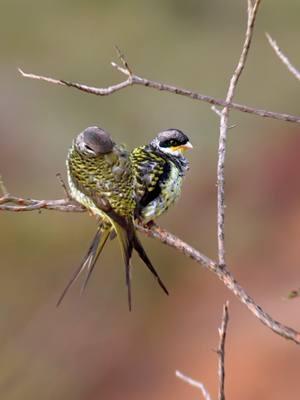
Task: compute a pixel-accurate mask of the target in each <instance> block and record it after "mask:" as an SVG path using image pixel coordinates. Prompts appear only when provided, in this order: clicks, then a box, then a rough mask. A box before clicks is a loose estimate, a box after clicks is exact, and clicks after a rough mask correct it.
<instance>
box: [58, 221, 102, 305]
mask: <svg viewBox="0 0 300 400" xmlns="http://www.w3.org/2000/svg"><path fill="white" fill-rule="evenodd" d="M100 238H101V228H100V227H99V228H98V229H97V232H96V235H95V236H94V238H93V240H92V243H91V245H90V247H89V249H88V252H87V253H86V255H85V256H84V258H83V260H82V262H81V264H80V265H79V267H78V268H77V269H76V270H75V271H74V274H73V275H72V277H71V279H70V280H69V282H68V284H67V285H66V287H65V288H64V290H63V292H62V294H61V295H60V297H59V299H58V301H57V303H56V307H58V306H59V305H60V304H61V302H62V301H63V299H64V297H65V295H66V294H67V292H68V290H69V289H70V288H71V286H72V285H73V284H74V283H75V282H76V281H77V279H78V277H79V276H80V274H81V273H82V272H83V271H84V269H85V268H86V267H87V266H88V267H89V265H90V264H91V263H92V261H93V259H94V257H95V254H96V251H97V247H98V244H99V241H100Z"/></svg>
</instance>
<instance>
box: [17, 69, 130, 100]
mask: <svg viewBox="0 0 300 400" xmlns="http://www.w3.org/2000/svg"><path fill="white" fill-rule="evenodd" d="M119 68H120V67H119ZM19 72H20V73H21V75H22V76H24V77H25V78H30V79H38V80H40V81H45V82H49V83H54V84H55V85H62V86H69V87H73V88H76V89H79V90H81V91H83V92H86V93H91V94H96V95H98V96H107V95H109V94H112V93H114V92H117V91H118V90H121V89H124V88H125V87H127V86H130V85H132V83H133V82H132V80H131V78H130V77H129V78H128V79H127V80H126V81H123V82H120V83H117V84H116V85H112V86H109V87H107V88H95V87H92V86H87V85H81V84H80V83H73V82H69V81H65V80H63V79H54V78H49V77H47V76H41V75H35V74H28V73H26V72H24V71H22V70H21V69H20V68H19Z"/></svg>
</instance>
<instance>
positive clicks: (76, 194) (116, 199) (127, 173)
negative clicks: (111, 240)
mask: <svg viewBox="0 0 300 400" xmlns="http://www.w3.org/2000/svg"><path fill="white" fill-rule="evenodd" d="M67 169H68V181H69V186H70V191H71V195H72V197H73V198H74V199H75V200H76V201H78V202H79V203H81V204H83V205H84V206H85V207H86V208H88V209H89V210H90V211H91V212H92V213H93V214H94V215H96V216H99V217H100V219H101V222H100V224H99V228H98V231H97V233H96V235H95V237H94V239H93V241H92V244H91V246H90V248H89V251H88V253H87V255H86V256H85V257H84V259H83V261H82V263H81V265H80V267H79V269H78V270H77V271H75V274H74V276H73V277H72V279H71V280H70V282H69V284H68V285H67V287H66V288H65V290H64V292H63V293H62V296H61V298H60V299H59V303H60V302H61V300H62V299H63V297H64V295H65V294H66V292H67V290H68V289H69V287H70V286H71V285H72V283H73V282H74V281H75V280H76V279H77V277H78V276H79V275H80V273H81V272H82V271H83V270H85V269H86V270H87V275H86V279H85V281H84V285H83V288H84V287H85V286H86V284H87V282H88V279H89V277H90V275H91V273H92V271H93V269H94V266H95V263H96V261H97V259H98V257H99V255H100V253H101V251H102V249H103V247H104V245H105V243H106V241H107V239H108V237H109V236H110V235H111V234H113V233H114V234H116V236H117V238H118V240H119V243H120V245H121V250H122V254H123V258H124V263H125V271H126V284H127V287H128V302H129V308H130V309H131V289H130V270H129V269H130V260H131V256H132V251H133V249H135V250H136V251H137V253H138V254H139V256H140V257H141V258H142V260H143V261H144V263H145V264H146V266H147V267H148V268H149V269H150V271H151V272H152V273H153V274H154V275H155V277H156V278H157V280H158V283H159V284H160V286H161V287H162V288H163V290H164V291H165V292H166V293H167V290H166V288H165V286H164V285H163V283H162V281H161V280H160V278H159V276H158V274H157V272H156V271H155V269H154V267H153V265H152V263H151V261H150V260H149V258H148V256H147V255H146V253H145V251H144V249H143V247H142V245H141V243H140V241H139V239H138V237H137V235H136V232H135V227H134V223H133V218H134V210H135V207H136V203H135V193H134V176H133V173H132V167H131V162H130V159H129V153H128V152H127V151H126V150H125V149H124V148H123V147H122V146H117V145H116V144H115V143H114V142H113V141H112V139H111V137H110V135H109V134H108V133H107V132H105V131H103V130H102V129H100V128H98V127H89V128H87V129H85V130H84V131H83V132H82V133H80V134H79V135H78V136H77V138H76V139H75V140H74V142H73V146H72V147H71V149H70V151H69V153H68V158H67Z"/></svg>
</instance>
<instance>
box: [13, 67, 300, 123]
mask: <svg viewBox="0 0 300 400" xmlns="http://www.w3.org/2000/svg"><path fill="white" fill-rule="evenodd" d="M111 64H112V66H113V67H114V68H116V69H117V70H118V71H119V72H121V73H122V74H124V75H126V76H127V77H128V78H127V79H126V80H125V81H123V82H120V83H118V84H116V85H112V86H108V87H105V88H96V87H92V86H87V85H83V84H80V83H75V82H69V81H66V80H63V79H54V78H49V77H46V76H42V75H35V74H29V73H26V72H23V71H22V70H21V69H19V72H20V73H21V75H22V76H24V77H25V78H30V79H38V80H42V81H45V82H49V83H53V84H56V85H62V86H68V87H73V88H75V89H78V90H80V91H83V92H86V93H90V94H94V95H96V96H107V95H110V94H112V93H114V92H117V91H119V90H122V89H124V88H126V87H127V86H133V85H140V86H145V87H149V88H152V89H155V90H159V91H165V92H169V93H172V94H177V95H180V96H184V97H188V98H190V99H192V100H198V101H203V102H206V103H209V104H211V105H215V106H221V107H228V108H232V109H234V110H237V111H240V112H244V113H248V114H253V115H258V116H260V117H264V118H272V119H277V120H281V121H286V122H293V123H297V124H300V116H296V115H291V114H283V113H277V112H273V111H268V110H263V109H259V108H254V107H249V106H245V105H242V104H238V103H230V102H227V101H226V100H222V99H217V98H215V97H212V96H206V95H203V94H200V93H197V92H193V91H191V90H188V89H182V88H179V87H177V86H172V85H168V84H165V83H161V82H157V81H152V80H150V79H146V78H141V77H140V76H138V75H135V74H132V73H131V72H130V71H128V70H126V69H125V68H122V67H120V66H119V65H117V64H116V63H111Z"/></svg>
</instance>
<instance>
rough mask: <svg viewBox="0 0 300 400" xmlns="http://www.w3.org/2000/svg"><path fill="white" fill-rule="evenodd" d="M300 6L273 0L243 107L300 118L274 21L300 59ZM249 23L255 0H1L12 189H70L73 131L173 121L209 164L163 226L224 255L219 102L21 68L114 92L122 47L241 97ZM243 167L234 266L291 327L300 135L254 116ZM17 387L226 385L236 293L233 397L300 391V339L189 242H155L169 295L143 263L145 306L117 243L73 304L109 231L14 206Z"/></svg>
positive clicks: (150, 244) (6, 264) (5, 260)
mask: <svg viewBox="0 0 300 400" xmlns="http://www.w3.org/2000/svg"><path fill="white" fill-rule="evenodd" d="M299 12H300V4H299V1H298V0H288V1H285V2H282V1H280V0H273V1H272V2H270V1H269V2H268V1H266V2H263V4H262V7H261V10H260V13H259V15H258V19H257V25H256V30H255V36H254V42H253V46H252V49H251V51H250V56H249V60H248V63H247V66H246V69H245V71H244V74H243V76H242V79H241V81H240V84H239V87H238V91H237V95H236V98H235V99H236V101H239V102H241V103H244V104H248V105H252V106H257V107H261V108H267V109H270V110H274V111H281V112H289V113H294V114H298V115H299V111H300V110H299V83H298V82H297V81H296V80H295V78H294V77H293V76H292V75H290V74H289V72H288V71H287V70H286V69H285V68H284V67H283V65H282V64H281V63H280V62H279V61H278V59H277V58H276V56H275V55H274V53H273V51H272V49H271V48H270V47H269V45H268V43H267V41H266V38H265V35H264V33H265V32H266V31H268V32H269V33H271V34H272V35H273V36H274V37H275V38H276V39H277V40H278V42H279V43H280V46H281V47H282V48H283V49H284V50H285V52H286V53H287V54H288V55H289V56H290V57H291V59H292V60H293V62H294V63H295V65H300V55H299ZM245 24H246V1H237V0H227V1H222V0H202V1H196V0H186V1H184V2H182V1H180V0H177V1H176V0H163V1H158V0H153V1H151V2H150V1H144V0H143V1H141V0H135V1H134V0H131V1H129V0H127V1H117V0H114V1H104V0H102V1H100V0H98V1H95V0H88V1H83V0H73V1H70V0H52V1H51V2H50V1H37V0H26V1H21V0H1V1H0V53H1V63H0V87H1V96H0V172H1V175H2V176H3V178H4V180H5V183H6V185H7V187H8V189H9V191H10V192H11V193H14V194H16V195H20V196H25V197H34V198H59V197H62V196H63V192H62V188H61V187H60V185H59V183H58V180H57V178H56V176H55V175H56V173H57V172H61V173H62V174H63V175H64V176H65V158H66V153H67V149H68V148H69V146H70V143H71V141H72V139H73V137H74V136H75V135H76V134H77V133H78V132H80V131H81V130H82V129H84V128H85V127H86V126H89V125H94V124H97V125H100V126H102V127H104V128H106V129H107V130H108V131H110V132H111V133H112V134H113V136H114V138H115V139H116V141H118V142H124V143H126V144H127V145H128V146H129V147H130V148H131V147H133V146H136V145H141V144H144V143H146V142H148V141H150V140H151V139H152V138H153V136H154V135H155V134H156V133H157V132H158V131H160V130H162V129H164V128H168V127H177V128H180V129H182V130H183V131H185V132H187V133H188V134H189V135H190V138H191V141H192V143H193V145H194V150H193V151H192V152H190V153H189V155H188V156H189V159H190V163H191V169H190V172H189V173H188V176H187V179H186V181H185V184H184V191H183V194H182V197H181V199H180V201H179V203H178V204H177V205H176V207H174V208H173V209H172V210H170V212H169V213H168V214H167V215H166V216H164V217H162V218H161V220H160V224H162V225H163V226H164V227H166V228H168V229H169V230H171V231H172V232H174V233H175V234H177V235H179V236H180V237H181V238H183V239H184V240H186V241H188V242H189V243H191V244H192V245H194V246H195V247H196V248H198V249H200V250H201V251H202V252H204V253H205V254H207V255H209V256H211V257H213V258H214V257H216V160H217V142H218V118H217V116H216V115H215V114H214V113H213V112H212V111H211V110H210V107H209V106H208V105H207V104H204V103H200V102H196V101H191V100H189V99H186V98H182V97H179V96H175V95H171V94H168V93H160V92H157V91H153V90H151V89H146V88H143V87H133V88H127V89H125V90H124V91H121V92H119V93H115V94H113V95H112V96H108V97H102V98H100V97H95V96H92V95H88V94H84V93H80V92H78V91H76V90H74V89H68V88H63V87H59V86H55V85H50V84H47V83H43V82H38V81H32V80H28V79H24V78H22V77H20V75H19V74H18V72H17V67H22V68H23V69H24V70H25V71H28V72H33V73H40V74H45V75H50V76H53V77H59V78H62V79H67V80H73V81H77V82H82V83H86V84H90V85H94V86H107V85H109V84H112V83H116V82H118V81H119V80H121V79H123V76H120V74H119V73H118V72H117V71H115V70H114V69H113V68H111V66H110V61H111V60H113V59H114V60H116V55H115V52H114V45H115V44H117V45H119V46H120V47H121V49H122V50H123V51H124V52H125V53H126V55H127V58H128V60H129V63H130V65H131V66H132V68H133V69H134V71H136V72H137V73H139V74H140V75H142V76H145V77H148V78H152V79H156V80H160V81H164V82H168V83H173V84H175V85H177V86H181V87H186V88H191V89H193V90H195V91H199V92H201V93H204V94H210V95H213V96H217V97H224V95H225V93H226V88H227V86H228V80H229V77H230V76H231V73H232V71H233V68H234V66H235V64H236V62H237V58H238V57H239V54H240V50H241V43H242V41H243V34H244V30H245ZM231 123H235V124H237V127H236V128H235V129H232V130H231V131H230V133H229V143H228V155H227V163H226V204H227V209H226V245H227V257H228V262H229V265H230V267H231V270H232V272H233V273H234V274H235V276H236V278H237V279H238V280H239V281H240V283H241V284H242V285H243V286H244V288H245V289H246V290H247V291H248V292H249V293H250V294H251V295H252V296H253V297H254V298H255V299H256V301H257V302H258V303H259V304H260V305H262V306H263V307H264V308H265V310H267V311H268V312H269V313H270V314H271V315H272V316H274V317H275V318H276V319H278V320H280V321H282V322H284V323H286V324H289V325H291V326H293V327H295V328H297V327H298V328H299V327H300V313H299V309H300V300H297V299H295V300H293V301H288V300H286V296H287V294H288V292H289V291H290V290H291V289H295V288H298V287H299V286H300V261H299V254H300V180H299V160H300V159H299V154H300V130H299V127H298V126H296V125H293V124H289V123H284V122H279V121H273V120H263V119H262V118H258V117H255V116H250V115H245V114H241V113H237V112H234V111H233V112H232V113H231ZM0 224H1V233H0V235H1V236H0V237H1V240H0V251H1V257H0V265H1V280H0V310H1V312H0V327H1V328H0V354H1V355H0V395H1V398H3V399H4V398H5V399H6V400H17V399H22V400H26V399H30V400H32V399H39V398H43V399H44V400H48V399H49V400H50V399H51V400H53V399H64V400H68V399H72V400H77V399H78V400H81V399H85V400H94V399H107V400H109V399H111V400H116V399H131V400H135V399H138V400H140V399H144V400H147V399H149V400H150V399H157V400H159V399H168V398H172V399H174V400H175V399H176V400H180V399H193V398H196V396H198V398H200V397H201V394H200V393H197V391H196V390H195V389H193V388H191V387H189V386H188V385H186V384H185V383H183V382H181V381H179V380H178V379H177V378H176V377H175V374H174V371H175V370H176V369H179V370H181V371H182V372H184V373H186V374H188V375H190V376H192V377H193V378H195V379H199V380H201V381H203V382H204V383H205V384H206V385H207V387H208V389H209V391H210V392H211V394H212V395H213V396H216V392H217V374H216V371H217V368H216V365H217V356H216V353H215V352H214V351H213V349H215V348H216V347H217V343H218V334H217V327H218V326H219V324H220V319H221V312H222V305H223V303H224V301H225V300H227V299H229V300H230V326H229V330H228V341H227V348H226V350H227V351H226V391H227V397H228V398H229V399H231V400H237V399H241V398H242V399H244V400H247V399H249V400H250V399H253V398H262V399H265V400H268V399H272V400H277V399H282V398H283V397H284V398H286V399H288V398H296V397H297V393H299V390H300V382H299V363H300V353H299V348H298V347H297V346H296V345H295V344H293V343H290V342H287V341H285V340H284V339H282V338H280V337H278V336H276V335H275V334H273V333H272V332H271V331H270V330H268V329H267V328H265V327H264V326H262V325H261V324H260V323H259V322H258V320H257V319H255V318H254V317H253V315H252V314H250V313H249V311H248V310H247V309H246V308H245V306H243V305H241V304H240V303H239V302H238V300H237V299H236V298H234V297H233V296H232V295H231V293H230V292H229V291H228V290H227V289H225V288H224V287H223V285H222V284H221V283H220V282H219V281H218V280H217V279H216V277H215V276H212V275H211V274H210V273H208V272H206V271H204V270H203V269H202V268H201V267H200V266H199V265H197V264H195V263H193V262H192V261H190V260H189V259H187V258H185V257H184V256H183V255H181V254H180V253H177V252H176V251H175V250H173V249H170V248H167V247H165V246H164V245H163V244H161V243H159V242H157V241H153V240H151V239H147V238H143V242H144V244H145V247H146V248H147V250H148V252H149V254H150V255H151V258H152V259H153V262H154V264H155V265H156V266H157V268H158V270H159V272H160V274H161V276H162V277H163V279H164V280H165V282H166V283H167V286H168V288H169V289H170V292H171V296H170V297H169V298H167V297H166V296H164V294H163V293H162V292H161V291H160V290H159V288H158V287H157V285H156V283H155V282H154V280H153V279H152V276H150V274H149V273H148V271H147V270H146V269H145V268H144V267H143V266H142V264H141V263H140V262H139V260H137V259H134V277H133V294H134V311H133V312H132V313H129V312H128V309H127V302H126V289H125V285H124V273H123V267H122V261H121V258H120V257H121V256H120V254H119V249H118V247H117V244H116V243H114V242H112V243H110V244H109V246H107V248H106V249H105V252H104V253H103V256H102V258H101V261H100V262H99V264H98V266H97V269H96V273H95V275H94V277H93V279H92V281H91V283H90V286H89V288H88V291H87V292H86V294H85V295H84V296H82V297H80V296H79V286H76V287H75V288H73V289H72V290H71V292H70V293H69V295H68V296H67V298H66V299H65V301H64V303H63V304H62V306H61V307H60V308H59V309H57V308H56V307H55V303H56V301H57V298H58V296H59V294H60V293H61V290H62V289H63V287H64V285H65V283H66V282H67V280H68V278H69V276H70V274H71V272H72V270H73V269H74V268H75V267H76V266H77V265H78V263H79V262H80V260H81V257H82V256H83V254H84V253H85V251H86V249H87V247H88V245H89V241H90V239H91V237H92V236H93V233H94V231H95V221H94V220H93V219H92V218H91V217H89V216H88V215H87V214H63V213H55V212H46V211H44V212H42V213H41V214H38V213H37V212H35V213H19V214H13V213H4V212H3V213H1V215H0Z"/></svg>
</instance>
